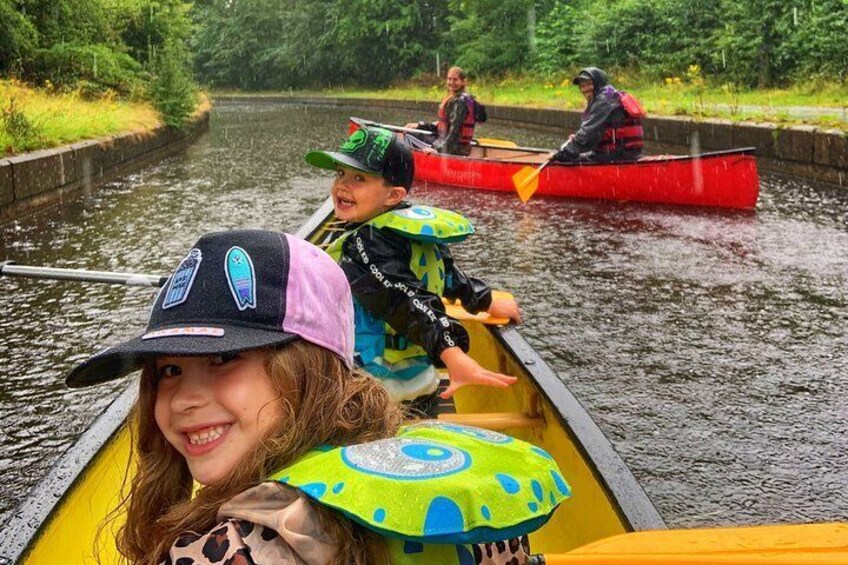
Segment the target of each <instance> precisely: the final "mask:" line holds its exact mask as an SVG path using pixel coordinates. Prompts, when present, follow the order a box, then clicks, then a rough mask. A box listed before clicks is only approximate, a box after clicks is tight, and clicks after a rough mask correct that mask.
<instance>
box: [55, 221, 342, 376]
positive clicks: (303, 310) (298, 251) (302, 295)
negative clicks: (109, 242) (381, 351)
mask: <svg viewBox="0 0 848 565" xmlns="http://www.w3.org/2000/svg"><path fill="white" fill-rule="evenodd" d="M296 339H304V340H306V341H309V342H312V343H315V344H317V345H320V346H321V347H324V348H326V349H329V350H330V351H332V352H333V353H335V354H337V355H338V356H339V357H341V358H342V359H343V360H344V361H345V363H347V364H348V366H352V363H353V302H352V299H351V295H350V286H349V284H348V282H347V279H346V278H345V275H344V273H343V272H342V270H341V268H340V267H339V266H338V265H337V264H336V263H335V261H333V259H332V258H330V256H329V255H327V254H326V253H325V252H324V251H322V250H320V249H318V248H317V247H315V246H314V245H312V244H311V243H308V242H306V241H303V240H302V239H299V238H297V237H295V236H292V235H289V234H284V233H279V232H271V231H260V230H240V231H230V232H218V233H211V234H207V235H205V236H203V237H201V238H200V240H198V242H197V243H195V244H194V246H192V248H191V250H190V251H189V252H188V253H187V254H186V256H185V258H184V259H182V261H180V263H179V264H178V265H177V268H176V269H175V270H174V274H173V275H172V276H171V277H170V279H169V280H168V283H167V284H166V286H165V288H164V289H163V290H162V291H161V292H160V293H159V294H158V296H157V297H156V301H155V303H154V306H153V309H152V311H151V314H150V320H149V322H148V324H147V329H146V330H145V332H144V333H142V334H141V335H139V336H137V337H135V338H133V339H131V340H129V341H127V342H124V343H122V344H119V345H116V346H114V347H110V348H108V349H106V350H104V351H102V352H101V353H98V354H97V355H94V356H93V357H91V358H90V359H88V360H86V361H85V362H83V363H81V364H80V365H79V366H77V367H76V368H74V369H73V370H72V371H70V372H69V373H68V375H67V378H66V382H67V383H68V385H69V386H72V387H80V386H87V385H91V384H96V383H100V382H105V381H108V380H112V379H116V378H119V377H121V376H124V375H126V374H128V373H130V372H132V371H134V370H137V369H140V368H141V367H142V365H143V364H144V362H145V360H146V359H152V358H156V357H158V356H164V355H167V356H189V355H215V354H226V353H235V352H238V351H244V350H248V349H256V348H261V347H275V346H278V345H282V344H285V343H288V342H290V341H293V340H296Z"/></svg>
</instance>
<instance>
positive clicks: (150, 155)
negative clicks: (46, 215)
mask: <svg viewBox="0 0 848 565" xmlns="http://www.w3.org/2000/svg"><path fill="white" fill-rule="evenodd" d="M208 127H209V110H206V111H204V112H202V113H201V114H199V115H198V116H197V117H196V118H194V119H193V120H192V121H191V122H190V123H189V124H188V125H187V126H186V127H185V129H183V130H176V129H174V128H170V127H166V126H162V127H159V128H156V129H154V130H151V131H148V132H142V133H126V134H121V135H116V136H113V137H108V138H102V139H95V140H90V141H81V142H79V143H74V144H72V145H66V146H63V147H57V148H54V149H45V150H42V151H33V152H31V153H25V154H22V155H16V156H14V157H6V158H3V159H0V224H3V223H6V222H9V221H12V220H14V219H16V218H20V217H21V216H24V215H26V214H29V213H31V212H34V211H36V210H39V209H41V208H45V207H47V206H51V205H53V204H56V203H58V202H61V201H62V200H65V199H69V198H74V197H76V196H78V195H79V194H85V193H89V192H90V191H91V190H93V189H94V188H96V187H98V186H100V185H102V184H104V183H106V182H109V181H110V180H113V179H115V178H117V177H120V176H121V175H125V174H127V173H129V172H132V171H134V170H137V169H139V168H141V167H143V166H145V165H148V164H150V163H153V162H155V161H158V160H159V159H162V158H163V157H166V156H168V155H171V154H173V153H176V152H177V151H180V150H181V149H183V148H184V147H186V146H187V145H188V144H190V143H191V142H192V141H194V139H196V138H197V136H199V135H200V134H201V133H202V132H204V131H206V129H208Z"/></svg>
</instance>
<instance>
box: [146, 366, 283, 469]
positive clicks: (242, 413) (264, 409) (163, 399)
mask: <svg viewBox="0 0 848 565" xmlns="http://www.w3.org/2000/svg"><path fill="white" fill-rule="evenodd" d="M265 358H266V354H265V353H264V352H262V351H244V352H241V353H236V354H228V355H210V356H205V357H160V358H159V359H157V360H156V373H155V377H156V379H157V381H158V385H157V392H156V404H155V408H154V416H155V418H156V424H157V425H158V426H159V429H160V430H161V432H162V434H163V435H164V436H165V439H166V440H167V441H168V443H170V444H171V445H172V446H174V448H175V449H176V450H177V451H179V452H180V453H181V454H182V456H183V457H185V460H186V462H187V463H188V468H189V471H190V472H191V475H192V477H194V480H196V481H197V482H199V483H201V484H203V485H213V484H217V483H219V482H221V481H223V480H224V479H225V478H226V477H227V476H228V475H229V474H230V473H231V472H232V470H233V469H234V468H235V467H236V465H238V463H239V462H241V461H242V459H244V457H245V456H246V455H247V454H248V453H251V452H253V451H254V450H255V448H256V446H258V445H259V442H260V441H261V440H262V438H263V437H265V436H266V435H267V433H268V432H269V431H270V429H271V427H272V426H273V425H274V424H275V423H277V422H278V421H279V419H280V418H282V417H283V410H282V406H281V399H280V395H279V393H278V392H277V391H276V390H275V389H274V387H273V385H272V383H271V379H270V378H269V377H268V373H267V371H266V370H265Z"/></svg>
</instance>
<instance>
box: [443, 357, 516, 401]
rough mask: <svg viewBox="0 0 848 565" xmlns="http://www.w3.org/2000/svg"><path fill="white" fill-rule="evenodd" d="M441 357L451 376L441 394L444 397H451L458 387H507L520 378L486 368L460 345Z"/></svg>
mask: <svg viewBox="0 0 848 565" xmlns="http://www.w3.org/2000/svg"><path fill="white" fill-rule="evenodd" d="M439 357H440V358H441V360H442V363H444V364H445V368H446V369H447V370H448V376H449V377H450V384H449V385H448V388H446V389H445V390H444V391H443V392H442V393H441V394H440V395H439V396H441V397H442V398H450V397H451V396H453V395H454V393H455V392H456V391H457V390H458V389H460V388H462V387H464V386H468V385H485V386H493V387H497V388H506V387H508V386H509V385H511V384H513V383H514V382H515V381H517V380H518V379H517V378H516V377H511V376H509V375H503V374H501V373H495V372H494V371H489V370H488V369H484V368H483V367H481V366H480V364H479V363H477V361H475V360H474V359H472V358H471V357H469V356H468V354H466V353H465V352H464V351H462V350H461V349H460V348H458V347H449V348H447V349H445V350H444V351H442V354H441V355H440V356H439Z"/></svg>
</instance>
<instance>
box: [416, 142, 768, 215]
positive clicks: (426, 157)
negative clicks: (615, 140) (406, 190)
mask: <svg viewBox="0 0 848 565" xmlns="http://www.w3.org/2000/svg"><path fill="white" fill-rule="evenodd" d="M414 155H415V179H416V180H417V181H425V182H433V183H438V184H443V185H448V186H455V187H459V188H474V189H480V190H495V191H502V192H514V191H515V186H514V184H513V182H512V176H513V175H514V174H515V173H517V172H518V171H519V170H521V169H522V168H524V167H527V166H528V165H529V166H536V164H535V163H528V162H520V161H506V160H497V161H494V160H490V159H485V158H474V157H473V156H472V157H458V156H453V155H441V154H437V153H426V152H424V151H419V150H415V151H414ZM759 189H760V180H759V175H758V173H757V162H756V159H755V157H754V155H753V151H752V150H750V149H747V150H738V151H727V152H720V153H708V154H704V155H700V156H697V157H650V158H648V159H645V160H643V161H640V162H637V163H620V164H610V165H599V164H589V165H572V164H562V163H554V164H551V165H549V166H547V167H545V169H544V170H543V171H542V173H541V174H540V175H539V188H538V189H537V191H536V193H535V195H536V196H557V197H564V198H597V199H603V200H620V201H625V200H629V201H636V202H659V203H663V204H685V205H692V206H720V207H724V208H742V209H751V208H754V206H756V204H757V196H758V195H759Z"/></svg>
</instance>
